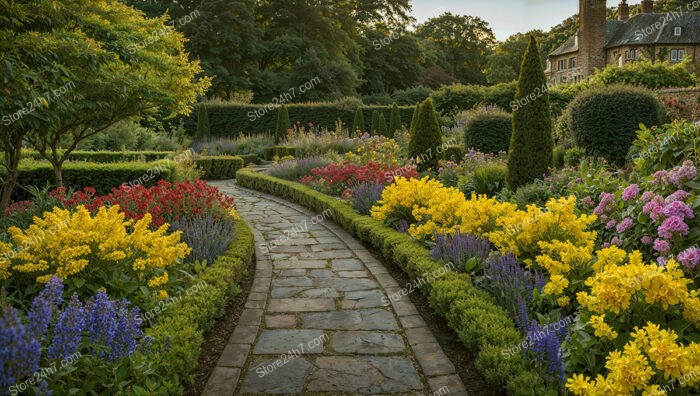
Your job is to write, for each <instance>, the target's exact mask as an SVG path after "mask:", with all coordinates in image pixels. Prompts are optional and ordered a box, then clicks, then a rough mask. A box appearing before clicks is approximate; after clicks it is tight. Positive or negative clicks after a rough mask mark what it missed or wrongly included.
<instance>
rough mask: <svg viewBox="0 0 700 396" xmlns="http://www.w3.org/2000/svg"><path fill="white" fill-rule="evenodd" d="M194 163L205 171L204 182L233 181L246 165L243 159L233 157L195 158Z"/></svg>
mask: <svg viewBox="0 0 700 396" xmlns="http://www.w3.org/2000/svg"><path fill="white" fill-rule="evenodd" d="M194 162H195V163H196V164H197V166H198V167H199V168H201V169H202V170H203V171H204V175H203V176H202V179H204V180H222V179H233V178H234V177H236V172H237V171H238V170H239V169H241V168H243V166H244V164H245V162H244V161H243V158H241V157H238V156H233V155H217V156H201V157H195V159H194Z"/></svg>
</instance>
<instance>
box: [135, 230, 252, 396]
mask: <svg viewBox="0 0 700 396" xmlns="http://www.w3.org/2000/svg"><path fill="white" fill-rule="evenodd" d="M235 234H236V239H235V240H234V242H233V243H232V244H231V246H230V247H229V248H228V250H227V251H226V252H225V253H224V254H223V255H221V256H219V258H217V259H216V261H215V262H214V263H212V264H210V265H209V266H208V267H206V269H205V270H204V272H202V273H201V274H199V275H198V276H197V277H195V278H194V279H192V281H191V286H190V287H194V286H195V285H199V286H198V287H197V289H196V290H197V292H196V293H182V295H181V296H179V297H178V302H177V306H176V307H174V308H173V309H167V310H164V311H162V312H163V313H162V314H161V315H159V316H158V318H157V322H156V323H155V324H154V325H153V326H151V327H150V328H148V329H147V330H146V334H147V335H149V336H151V337H153V338H154V341H153V352H152V353H151V354H150V355H149V356H148V360H149V361H151V362H152V363H153V366H154V367H155V370H156V373H155V376H156V377H157V378H158V379H159V382H160V383H163V384H169V385H170V386H173V387H174V388H179V387H180V386H181V384H183V383H190V382H191V381H192V372H193V371H194V369H195V368H196V367H197V365H198V360H199V356H200V353H201V350H202V343H203V342H204V334H205V332H206V331H207V330H209V329H211V327H212V325H213V324H214V321H215V319H216V318H218V317H220V316H221V314H222V313H223V312H224V308H225V307H226V304H227V302H228V301H229V300H230V299H231V298H233V297H235V296H236V295H238V294H239V293H240V292H241V289H240V286H239V285H240V283H241V282H242V280H243V279H244V278H245V277H246V276H247V274H248V273H249V272H248V270H249V268H250V266H251V262H252V260H253V252H254V250H255V248H254V247H255V241H254V239H253V233H252V232H251V230H250V227H248V225H247V224H246V223H245V222H244V221H243V220H238V221H237V222H236V225H235ZM166 345H167V347H166ZM133 386H135V387H137V386H144V384H141V383H135V384H133ZM181 393H182V390H181V389H178V390H177V391H175V390H173V391H172V393H170V394H181Z"/></svg>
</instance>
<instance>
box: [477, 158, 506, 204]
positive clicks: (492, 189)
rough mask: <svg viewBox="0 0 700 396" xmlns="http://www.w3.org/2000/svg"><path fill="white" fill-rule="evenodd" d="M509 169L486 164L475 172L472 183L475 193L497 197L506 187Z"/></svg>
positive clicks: (503, 166)
mask: <svg viewBox="0 0 700 396" xmlns="http://www.w3.org/2000/svg"><path fill="white" fill-rule="evenodd" d="M507 172H508V168H507V167H506V166H505V165H500V164H486V165H483V166H480V167H478V168H476V169H475V170H474V175H473V176H472V183H473V186H474V193H476V194H477V195H481V194H486V195H488V196H490V197H493V196H495V195H496V194H498V193H499V192H501V190H503V188H504V187H505V186H506V173H507Z"/></svg>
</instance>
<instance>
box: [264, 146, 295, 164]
mask: <svg viewBox="0 0 700 396" xmlns="http://www.w3.org/2000/svg"><path fill="white" fill-rule="evenodd" d="M296 154H297V148H296V147H293V146H274V147H265V148H263V158H265V161H272V160H273V159H274V158H275V157H279V158H283V157H295V156H296Z"/></svg>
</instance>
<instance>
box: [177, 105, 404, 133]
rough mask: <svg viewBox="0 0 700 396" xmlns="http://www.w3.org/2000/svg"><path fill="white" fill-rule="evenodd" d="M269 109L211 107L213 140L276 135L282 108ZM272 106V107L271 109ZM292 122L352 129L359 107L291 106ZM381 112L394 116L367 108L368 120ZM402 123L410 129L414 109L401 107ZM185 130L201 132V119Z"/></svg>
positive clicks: (380, 108) (386, 109)
mask: <svg viewBox="0 0 700 396" xmlns="http://www.w3.org/2000/svg"><path fill="white" fill-rule="evenodd" d="M266 106H267V105H242V104H210V105H207V113H208V115H209V124H210V125H211V134H212V136H226V137H237V136H240V135H243V134H249V133H270V134H272V133H274V131H275V126H276V123H277V112H278V111H279V108H272V109H268V108H267V107H266ZM270 106H271V105H270ZM285 106H286V108H287V110H288V111H289V119H290V121H291V122H292V124H295V123H297V122H298V123H300V124H301V125H304V126H308V124H309V123H313V125H314V126H317V127H321V128H327V129H329V130H333V129H335V125H336V121H337V120H338V119H340V120H341V121H342V122H343V125H344V126H345V127H346V128H348V129H349V128H351V127H352V124H353V120H354V118H355V110H356V108H355V107H352V108H349V106H347V105H345V104H342V103H312V104H288V105H285ZM374 111H379V112H381V113H383V114H384V117H385V118H386V119H389V118H390V116H391V106H363V107H362V112H363V115H364V119H365V120H370V119H372V113H373V112H374ZM399 111H400V114H401V122H402V123H403V124H405V125H408V124H409V123H410V122H411V116H412V115H413V106H402V107H399ZM183 121H184V125H185V129H186V130H187V132H188V133H189V134H194V133H195V131H196V130H197V117H196V115H192V116H189V117H185V118H184V120H183Z"/></svg>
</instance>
